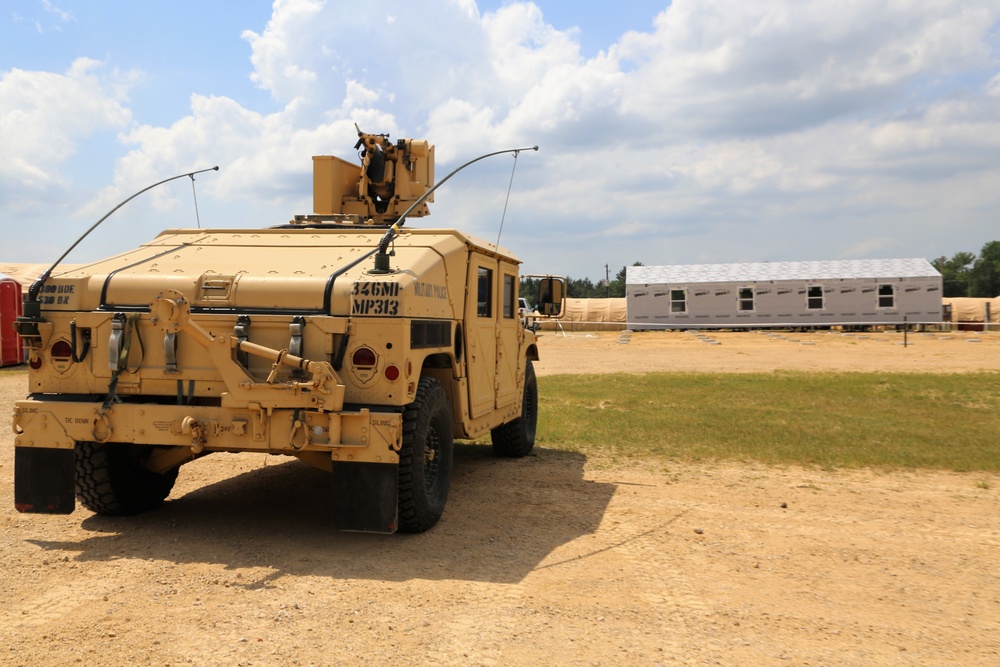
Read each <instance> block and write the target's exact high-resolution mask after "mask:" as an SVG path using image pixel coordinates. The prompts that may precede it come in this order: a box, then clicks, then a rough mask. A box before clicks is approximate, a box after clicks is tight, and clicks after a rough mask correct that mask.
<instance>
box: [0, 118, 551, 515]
mask: <svg viewBox="0 0 1000 667" xmlns="http://www.w3.org/2000/svg"><path fill="white" fill-rule="evenodd" d="M358 134H359V141H358V144H357V146H356V148H360V149H361V156H362V164H361V166H360V167H359V166H357V165H354V164H351V163H348V162H346V161H343V160H340V159H339V158H336V157H330V156H321V157H315V158H313V165H314V175H313V178H314V183H313V186H314V200H313V204H314V206H313V208H314V213H313V214H311V215H303V216H296V217H295V218H294V220H292V221H291V222H290V223H289V224H285V225H281V226H279V227H274V228H270V229H249V230H248V229H241V230H222V229H206V230H202V229H172V230H167V231H164V232H162V233H161V234H160V235H159V236H157V237H156V238H155V239H153V240H152V241H150V242H149V243H147V244H145V245H142V246H140V247H139V248H136V249H135V250H131V251H129V252H126V253H122V254H120V255H116V256H114V257H110V258H108V259H105V260H101V261H98V262H95V263H93V264H90V265H87V266H85V267H83V268H79V269H74V270H67V271H63V272H58V271H56V272H53V273H52V275H51V276H49V275H45V276H43V278H42V279H40V281H39V282H37V283H36V284H35V285H33V286H32V290H31V291H30V292H29V296H28V298H27V300H26V304H25V305H26V311H25V315H24V317H22V318H21V319H20V320H19V322H18V325H17V327H18V330H19V333H20V334H21V335H22V336H23V337H24V338H25V340H26V346H27V357H28V360H29V362H28V363H29V366H30V371H29V391H30V395H29V396H28V398H26V399H25V400H23V401H19V402H18V403H17V404H16V407H15V410H14V423H13V426H14V430H15V433H16V437H15V447H16V449H15V504H16V506H17V509H18V510H20V511H22V512H44V513H69V512H72V511H73V509H74V507H75V501H74V496H75V497H77V498H79V499H80V501H81V503H82V504H83V505H84V506H85V507H87V508H88V509H90V510H92V511H94V512H97V513H100V514H111V515H122V514H134V513H138V512H143V511H146V510H149V509H152V508H154V507H156V506H157V505H159V504H160V503H162V501H163V500H164V499H165V498H166V497H167V495H168V494H169V493H170V490H171V488H172V486H173V484H174V480H175V479H176V477H177V471H178V468H179V467H180V466H181V465H183V464H184V463H187V462H189V461H191V460H193V459H195V458H198V457H201V456H205V455H207V454H209V453H212V452H260V453H268V454H287V455H291V456H295V457H298V458H299V459H301V460H303V461H305V462H307V463H309V464H312V465H314V466H317V467H319V468H322V469H324V470H327V471H329V472H330V473H331V478H332V484H331V487H332V496H333V507H334V512H333V513H334V519H335V522H336V525H337V527H338V528H340V529H344V530H360V531H370V532H384V533H391V532H394V531H395V530H397V529H399V530H403V531H409V532H420V531H423V530H426V529H428V528H430V527H431V526H433V525H434V524H435V523H436V522H437V521H438V519H439V517H440V516H441V513H442V511H443V509H444V505H445V501H446V499H447V496H448V488H449V482H450V476H451V468H452V441H453V438H455V437H458V438H477V437H479V436H481V435H484V434H486V433H490V434H491V438H492V442H493V448H494V450H495V452H496V453H497V454H498V455H500V456H508V457H518V456H524V455H525V454H527V453H529V452H530V451H531V449H532V447H533V445H534V440H535V423H536V417H537V411H538V392H537V385H536V382H535V374H534V371H533V369H532V364H531V362H532V360H537V359H538V349H537V346H536V338H535V335H534V334H533V333H532V332H531V331H528V330H526V329H525V328H524V326H523V325H522V323H521V320H520V317H519V312H518V285H519V279H518V264H519V260H518V259H517V258H516V257H514V256H513V255H512V254H511V253H510V252H508V251H507V250H505V249H503V248H501V247H498V246H496V245H493V244H491V243H488V242H486V241H482V240H480V239H476V238H473V237H471V236H468V235H466V234H463V233H461V232H459V231H456V230H453V229H410V228H405V229H404V228H403V227H402V225H403V222H404V220H405V219H406V218H407V217H413V216H419V215H426V214H427V213H428V210H427V202H430V201H432V199H433V186H434V148H433V146H431V145H429V144H428V143H427V142H426V141H415V140H409V139H407V140H399V141H397V142H396V143H392V142H390V141H389V138H388V136H387V135H372V134H365V133H362V132H361V131H360V130H359V132H358ZM453 173H454V172H453ZM449 177H450V175H449ZM445 180H447V178H446V179H445ZM442 182H443V181H442ZM407 209H409V210H407ZM549 293H550V294H553V295H554V298H553V299H552V301H553V302H555V304H556V308H557V309H558V304H559V302H561V298H562V283H561V282H560V281H559V280H557V279H552V281H551V289H550V291H549Z"/></svg>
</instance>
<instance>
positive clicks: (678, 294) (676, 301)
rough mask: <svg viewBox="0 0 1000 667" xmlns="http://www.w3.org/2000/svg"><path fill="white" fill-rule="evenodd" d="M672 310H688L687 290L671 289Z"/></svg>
mask: <svg viewBox="0 0 1000 667" xmlns="http://www.w3.org/2000/svg"><path fill="white" fill-rule="evenodd" d="M670 312H671V313H686V312H687V290H682V289H672V290H670Z"/></svg>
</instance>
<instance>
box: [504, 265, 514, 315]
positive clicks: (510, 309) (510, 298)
mask: <svg viewBox="0 0 1000 667" xmlns="http://www.w3.org/2000/svg"><path fill="white" fill-rule="evenodd" d="M516 301H517V290H516V289H515V288H514V276H511V275H507V274H504V277H503V316H504V318H505V319H508V320H510V319H514V313H515V312H517V310H516V307H515V304H516Z"/></svg>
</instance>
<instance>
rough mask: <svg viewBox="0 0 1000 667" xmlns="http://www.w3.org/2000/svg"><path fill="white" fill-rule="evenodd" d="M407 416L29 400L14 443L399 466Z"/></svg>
mask: <svg viewBox="0 0 1000 667" xmlns="http://www.w3.org/2000/svg"><path fill="white" fill-rule="evenodd" d="M402 423H403V417H402V414H400V413H398V412H374V411H371V410H369V409H367V408H361V409H359V410H357V411H342V412H337V413H332V412H321V411H311V410H303V409H289V408H263V407H260V406H255V405H253V404H250V405H249V406H247V407H243V408H226V407H220V406H196V405H157V404H145V403H144V404H139V403H118V404H114V405H112V406H111V407H110V408H109V409H107V410H104V409H103V408H102V405H101V403H98V402H91V401H67V400H49V399H46V398H29V399H26V400H23V401H18V402H17V403H16V404H15V407H14V420H13V429H14V434H15V438H14V445H15V447H19V448H20V447H23V448H42V449H70V450H71V449H73V447H74V446H75V445H76V443H77V442H82V441H95V442H124V443H131V444H136V445H148V446H159V447H164V446H166V447H183V448H190V449H191V450H192V451H193V453H194V454H200V453H202V452H212V451H228V452H266V453H277V454H291V455H297V454H301V453H305V452H310V453H313V454H311V456H314V457H315V456H316V455H317V454H319V455H323V454H328V455H329V456H330V460H331V461H345V462H347V461H352V462H367V463H398V462H399V456H398V452H399V448H400V446H401V444H402V433H403V430H402Z"/></svg>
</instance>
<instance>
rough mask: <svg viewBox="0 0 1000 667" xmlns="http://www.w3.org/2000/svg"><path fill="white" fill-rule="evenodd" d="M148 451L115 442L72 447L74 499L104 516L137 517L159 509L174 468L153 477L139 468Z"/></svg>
mask: <svg viewBox="0 0 1000 667" xmlns="http://www.w3.org/2000/svg"><path fill="white" fill-rule="evenodd" d="M149 451H150V450H149V448H147V447H138V446H136V445H125V444H121V443H117V442H109V443H103V444H102V443H98V442H81V443H77V445H76V497H77V498H78V499H79V500H80V503H81V504H82V505H83V506H84V507H86V508H87V509H89V510H90V511H91V512H96V513H97V514H103V515H106V516H128V515H132V514H140V513H142V512H148V511H149V510H151V509H153V508H155V507H159V506H160V504H162V503H163V501H164V500H165V499H166V497H167V496H168V495H170V490H171V489H172V488H173V487H174V482H175V481H176V480H177V468H174V469H173V470H170V471H168V472H165V473H155V472H153V471H151V470H147V469H146V468H144V467H143V466H142V462H143V457H144V456H148V453H149Z"/></svg>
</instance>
